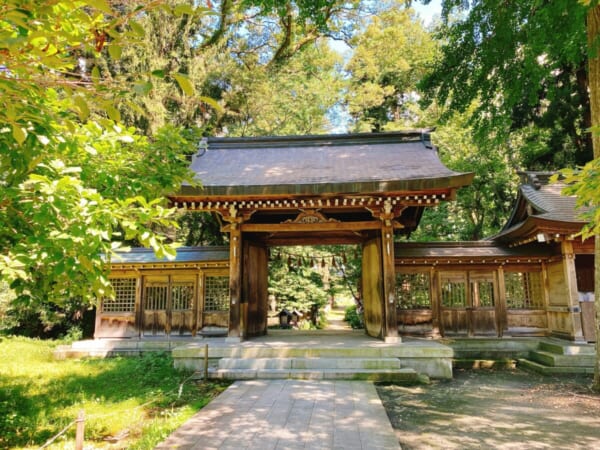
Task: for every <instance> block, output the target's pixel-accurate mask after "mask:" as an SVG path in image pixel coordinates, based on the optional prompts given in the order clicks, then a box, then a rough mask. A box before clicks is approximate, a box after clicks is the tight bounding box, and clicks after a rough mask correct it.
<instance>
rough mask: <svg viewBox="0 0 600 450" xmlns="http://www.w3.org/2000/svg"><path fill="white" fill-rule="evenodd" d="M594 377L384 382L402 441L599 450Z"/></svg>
mask: <svg viewBox="0 0 600 450" xmlns="http://www.w3.org/2000/svg"><path fill="white" fill-rule="evenodd" d="M590 384H591V377H566V376H565V377H544V376H541V375H537V374H532V373H528V372H524V371H519V370H514V371H512V370H500V371H456V372H455V374H454V379H452V380H447V381H446V380H445V381H434V382H432V383H431V384H430V385H421V386H412V387H406V386H397V385H393V384H380V385H378V386H377V390H378V392H379V396H380V397H381V399H382V401H383V405H384V407H385V409H386V411H387V413H388V416H389V417H390V421H391V423H392V426H393V427H394V429H395V431H396V435H397V436H398V440H399V442H400V445H401V446H402V448H403V449H404V450H410V449H483V448H485V449H545V448H552V449H586V450H587V449H600V396H598V395H597V394H594V393H593V392H591V390H590V388H589V386H590Z"/></svg>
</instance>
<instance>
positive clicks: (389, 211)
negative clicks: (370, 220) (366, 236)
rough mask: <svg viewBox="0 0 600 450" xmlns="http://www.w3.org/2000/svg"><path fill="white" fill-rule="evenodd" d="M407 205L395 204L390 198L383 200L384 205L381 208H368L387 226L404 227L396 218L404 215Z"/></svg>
mask: <svg viewBox="0 0 600 450" xmlns="http://www.w3.org/2000/svg"><path fill="white" fill-rule="evenodd" d="M406 208H407V207H406V206H405V205H393V204H392V201H391V200H390V199H387V200H385V201H384V202H383V206H380V207H379V208H367V209H368V210H369V212H370V213H371V215H372V216H373V217H374V218H376V219H379V220H381V221H382V222H383V223H384V224H385V226H387V227H393V228H404V225H402V223H400V222H399V221H397V220H396V218H397V217H400V216H401V215H402V211H404V210H405V209H406Z"/></svg>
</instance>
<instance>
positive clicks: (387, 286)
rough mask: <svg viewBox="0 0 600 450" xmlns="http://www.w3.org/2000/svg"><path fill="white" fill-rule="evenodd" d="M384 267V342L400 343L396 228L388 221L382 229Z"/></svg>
mask: <svg viewBox="0 0 600 450" xmlns="http://www.w3.org/2000/svg"><path fill="white" fill-rule="evenodd" d="M381 245H382V247H383V248H382V249H381V250H382V251H381V256H382V267H383V302H384V305H383V316H384V320H383V340H384V341H385V342H400V337H399V336H398V313H397V311H396V265H395V257H394V228H393V226H392V224H391V223H389V222H388V221H384V222H382V228H381Z"/></svg>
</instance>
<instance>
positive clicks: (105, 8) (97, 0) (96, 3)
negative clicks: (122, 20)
mask: <svg viewBox="0 0 600 450" xmlns="http://www.w3.org/2000/svg"><path fill="white" fill-rule="evenodd" d="M85 3H86V4H87V5H88V6H91V7H92V8H95V9H97V10H99V11H102V12H104V13H107V14H111V13H112V12H113V11H112V8H111V7H110V4H109V3H108V1H107V0H86V1H85Z"/></svg>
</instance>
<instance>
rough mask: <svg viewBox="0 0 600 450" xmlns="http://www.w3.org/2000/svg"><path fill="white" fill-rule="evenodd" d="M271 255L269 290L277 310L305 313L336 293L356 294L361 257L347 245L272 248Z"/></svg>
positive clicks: (319, 305) (324, 302)
mask: <svg viewBox="0 0 600 450" xmlns="http://www.w3.org/2000/svg"><path fill="white" fill-rule="evenodd" d="M271 255H272V258H271V261H270V263H269V293H270V294H272V295H274V296H275V298H276V300H277V303H278V306H277V308H278V309H283V308H286V309H288V310H290V311H291V310H294V309H295V310H298V311H300V312H308V311H311V307H313V306H315V307H317V308H320V307H322V306H324V305H325V304H326V303H327V302H328V301H329V300H330V299H333V298H335V297H336V296H340V295H341V296H349V295H351V296H353V297H355V298H356V296H357V292H358V291H357V286H358V280H359V278H360V270H361V259H360V257H359V256H358V255H357V254H355V253H354V252H353V251H352V248H350V247H348V246H341V245H337V246H314V247H313V246H308V247H297V246H296V247H289V248H288V247H284V248H274V249H272V250H271Z"/></svg>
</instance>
